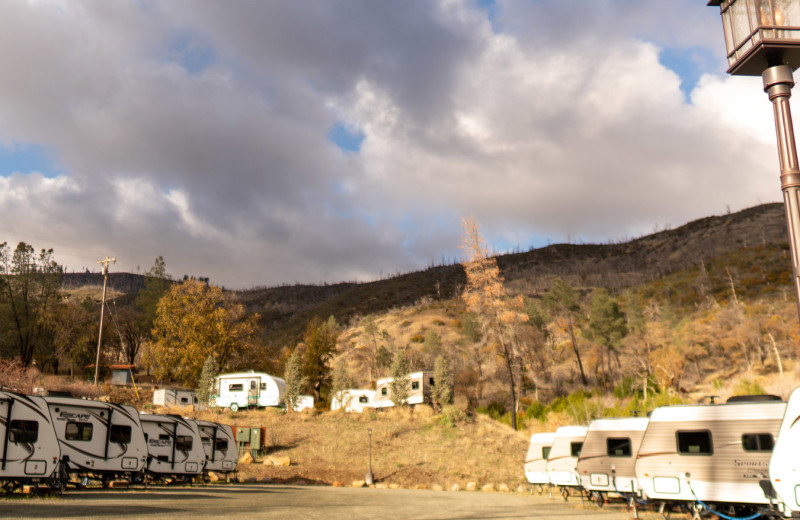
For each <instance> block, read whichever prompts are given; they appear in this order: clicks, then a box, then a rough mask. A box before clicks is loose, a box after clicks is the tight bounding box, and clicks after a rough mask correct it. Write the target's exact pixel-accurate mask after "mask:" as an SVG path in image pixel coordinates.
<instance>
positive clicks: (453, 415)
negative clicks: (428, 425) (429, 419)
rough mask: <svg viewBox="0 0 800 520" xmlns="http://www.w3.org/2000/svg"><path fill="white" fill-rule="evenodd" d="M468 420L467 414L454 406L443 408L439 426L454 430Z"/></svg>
mask: <svg viewBox="0 0 800 520" xmlns="http://www.w3.org/2000/svg"><path fill="white" fill-rule="evenodd" d="M466 420H467V412H465V411H464V410H462V409H461V408H459V407H457V406H453V405H448V406H445V407H444V408H442V413H441V414H440V415H439V417H438V421H439V424H441V425H442V426H448V427H450V428H454V427H455V426H456V424H458V423H463V422H465V421H466Z"/></svg>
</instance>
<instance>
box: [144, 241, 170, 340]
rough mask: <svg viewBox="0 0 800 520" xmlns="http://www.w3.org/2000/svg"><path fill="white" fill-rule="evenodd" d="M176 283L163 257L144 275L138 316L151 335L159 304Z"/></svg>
mask: <svg viewBox="0 0 800 520" xmlns="http://www.w3.org/2000/svg"><path fill="white" fill-rule="evenodd" d="M173 283H174V282H173V281H172V278H171V277H170V276H169V274H167V264H166V262H164V257H163V256H157V257H156V260H155V262H154V263H153V267H151V268H150V269H149V270H148V271H147V272H146V273H145V275H144V288H143V289H141V290H140V291H139V294H138V295H137V296H136V307H137V308H138V309H139V310H140V311H141V314H140V315H138V319H139V320H140V327H141V329H142V330H144V331H146V334H148V335H149V334H150V331H151V330H152V329H153V323H154V322H155V320H156V315H157V314H158V302H159V301H161V298H163V297H164V296H165V295H166V294H167V293H168V292H169V289H170V287H171V286H172V284H173Z"/></svg>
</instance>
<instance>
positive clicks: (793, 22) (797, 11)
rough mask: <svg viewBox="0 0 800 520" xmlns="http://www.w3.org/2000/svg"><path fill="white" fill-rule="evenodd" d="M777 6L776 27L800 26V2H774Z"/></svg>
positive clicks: (795, 0) (794, 0)
mask: <svg viewBox="0 0 800 520" xmlns="http://www.w3.org/2000/svg"><path fill="white" fill-rule="evenodd" d="M772 1H773V2H774V5H775V25H778V26H781V27H799V26H800V2H798V1H797V0H772Z"/></svg>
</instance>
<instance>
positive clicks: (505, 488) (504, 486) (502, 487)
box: [497, 482, 511, 493]
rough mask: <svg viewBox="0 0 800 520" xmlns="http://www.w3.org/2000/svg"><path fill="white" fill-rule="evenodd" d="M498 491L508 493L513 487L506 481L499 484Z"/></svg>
mask: <svg viewBox="0 0 800 520" xmlns="http://www.w3.org/2000/svg"><path fill="white" fill-rule="evenodd" d="M497 491H499V492H501V493H508V492H509V491H511V488H509V487H508V484H506V483H505V482H504V483H502V484H500V485H499V486H497Z"/></svg>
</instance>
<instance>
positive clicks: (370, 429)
mask: <svg viewBox="0 0 800 520" xmlns="http://www.w3.org/2000/svg"><path fill="white" fill-rule="evenodd" d="M367 433H368V434H369V471H367V476H366V478H365V479H364V481H365V482H366V483H367V485H368V486H371V485H372V483H373V478H372V428H367Z"/></svg>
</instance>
